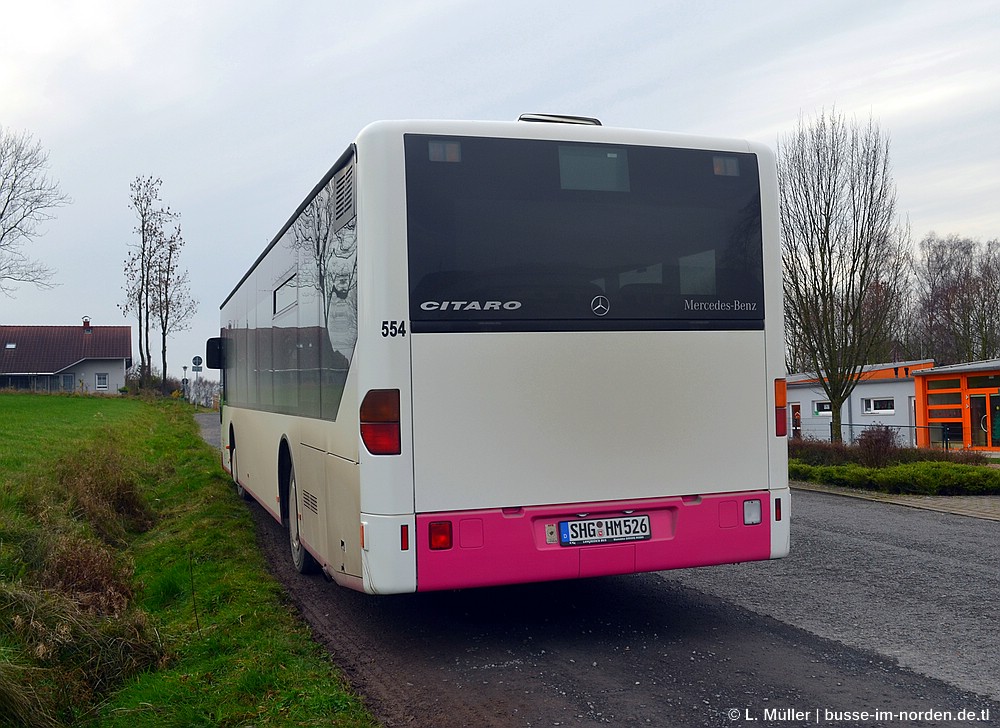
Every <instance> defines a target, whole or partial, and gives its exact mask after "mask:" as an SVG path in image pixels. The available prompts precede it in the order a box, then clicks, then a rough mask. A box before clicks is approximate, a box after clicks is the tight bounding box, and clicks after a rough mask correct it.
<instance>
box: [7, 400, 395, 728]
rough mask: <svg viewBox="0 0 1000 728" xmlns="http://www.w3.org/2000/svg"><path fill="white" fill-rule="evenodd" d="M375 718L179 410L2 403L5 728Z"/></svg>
mask: <svg viewBox="0 0 1000 728" xmlns="http://www.w3.org/2000/svg"><path fill="white" fill-rule="evenodd" d="M70 724H72V725H82V726H129V728H134V726H137V725H142V726H178V727H179V726H202V725H203V726H251V725H252V726H268V725H274V726H278V725H282V726H283V725H301V726H320V725H322V726H329V725H333V726H364V727H370V726H374V725H376V723H375V722H374V720H373V719H372V718H371V717H370V716H369V715H368V714H367V713H366V712H365V710H364V708H363V706H362V705H361V703H360V700H359V699H358V698H357V697H356V696H354V695H352V694H351V693H350V691H349V690H348V688H347V687H346V685H345V683H344V681H343V679H342V677H341V676H340V675H339V673H338V672H337V670H336V668H335V666H334V665H333V664H332V663H331V662H330V660H329V658H328V656H327V655H326V654H325V653H324V652H323V651H322V650H320V649H319V648H318V647H317V646H316V645H315V644H314V643H313V642H312V640H311V638H310V634H309V632H308V630H307V628H306V627H304V626H303V624H302V623H301V622H300V621H299V620H298V619H297V617H296V615H295V614H294V610H293V609H292V608H291V607H290V605H288V604H287V603H286V602H285V601H284V598H283V593H282V590H281V589H280V587H279V585H278V584H277V583H276V582H275V581H274V580H273V579H272V578H271V577H270V576H269V574H268V573H267V570H266V568H265V566H264V564H263V561H262V558H261V556H260V554H259V552H258V550H257V547H256V543H255V537H254V529H253V524H252V522H251V519H250V516H249V513H248V511H247V509H246V506H245V504H243V503H242V502H241V501H240V500H239V499H238V498H237V497H236V495H235V494H234V493H233V492H232V488H231V486H230V483H229V482H228V479H227V478H226V477H225V474H224V473H223V471H222V470H221V468H220V467H219V466H218V462H217V456H216V454H215V453H214V452H213V451H212V449H211V448H209V447H208V446H207V445H205V444H204V442H203V441H202V440H201V438H200V437H199V435H198V430H197V427H196V425H195V423H194V420H193V418H192V416H191V410H190V408H188V407H187V406H186V405H185V404H183V403H179V402H168V401H164V402H159V403H149V402H142V401H138V400H133V399H120V398H98V397H64V396H41V395H26V394H8V393H2V394H0V725H27V726H52V725H70Z"/></svg>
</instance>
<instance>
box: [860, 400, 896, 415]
mask: <svg viewBox="0 0 1000 728" xmlns="http://www.w3.org/2000/svg"><path fill="white" fill-rule="evenodd" d="M861 406H862V408H863V409H864V411H865V414H866V415H891V414H894V413H895V412H896V402H895V400H894V399H893V398H892V397H884V398H882V399H862V400H861Z"/></svg>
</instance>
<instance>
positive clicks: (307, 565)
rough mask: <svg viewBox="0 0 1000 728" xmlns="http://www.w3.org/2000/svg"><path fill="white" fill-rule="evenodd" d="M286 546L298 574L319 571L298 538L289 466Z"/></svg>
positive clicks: (292, 472) (294, 489) (295, 493)
mask: <svg viewBox="0 0 1000 728" xmlns="http://www.w3.org/2000/svg"><path fill="white" fill-rule="evenodd" d="M288 545H289V547H290V550H291V552H292V566H294V567H295V570H296V571H297V572H299V573H300V574H313V573H315V572H316V571H318V569H319V564H317V563H316V559H314V558H313V555H312V554H310V553H309V552H308V551H306V547H305V546H304V545H303V544H302V539H301V538H300V537H299V493H298V486H297V485H296V484H295V468H294V466H289V472H288Z"/></svg>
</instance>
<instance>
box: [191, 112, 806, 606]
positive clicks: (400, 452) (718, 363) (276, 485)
mask: <svg viewBox="0 0 1000 728" xmlns="http://www.w3.org/2000/svg"><path fill="white" fill-rule="evenodd" d="M776 184H777V183H776V179H775V163H774V158H773V155H772V153H771V152H770V151H769V150H768V149H767V148H765V147H763V146H760V145H757V144H753V143H748V142H746V141H734V140H727V139H713V138H699V137H691V136H682V135H678V134H669V133H662V132H653V131H638V130H628V129H614V128H609V127H604V126H602V125H600V123H599V122H598V121H597V120H594V119H584V118H580V117H548V116H537V115H531V116H524V117H521V120H519V121H516V122H457V121H394V122H377V123H374V124H372V125H370V126H368V127H367V128H365V129H364V130H363V131H361V133H360V134H359V135H358V136H357V138H356V139H355V140H354V143H353V144H351V145H350V146H349V147H348V149H347V151H345V152H344V153H343V154H342V155H341V157H340V158H339V160H338V161H337V162H336V164H335V165H334V166H333V168H332V169H331V170H330V172H329V173H328V174H327V175H326V177H325V178H324V179H323V180H322V181H320V183H319V184H318V185H317V186H316V188H315V189H314V190H313V191H312V193H311V194H310V195H309V196H308V197H307V198H306V200H305V201H304V202H303V203H302V205H301V206H300V207H299V209H298V210H297V211H296V212H295V214H293V215H292V217H291V218H290V219H289V220H288V222H287V223H286V224H285V226H284V227H283V228H282V229H281V231H280V232H279V233H278V234H277V236H275V237H274V239H273V241H272V242H271V244H270V245H269V246H268V247H267V249H266V250H265V251H264V252H263V253H262V254H261V256H260V257H259V258H258V259H257V261H256V262H255V263H254V264H253V266H252V267H251V268H250V270H249V271H248V272H247V273H246V275H244V276H243V279H242V280H241V281H240V282H239V284H238V285H237V286H236V288H235V289H234V290H233V292H232V293H231V294H230V295H229V297H228V298H227V299H226V300H225V302H224V303H223V304H222V333H221V337H220V338H218V339H213V340H211V341H210V342H209V345H208V358H209V366H215V367H219V368H222V369H223V382H224V403H223V407H222V440H223V447H224V452H223V463H224V465H225V467H226V468H227V469H228V470H229V471H230V472H231V474H232V477H233V480H234V481H235V483H236V487H237V489H238V491H239V492H240V493H241V494H243V495H244V496H247V497H251V496H252V497H253V498H254V499H256V500H257V501H259V502H260V504H261V505H262V506H263V507H264V508H266V509H267V510H268V511H269V512H270V513H271V514H272V515H273V516H274V518H276V519H278V520H280V521H281V522H282V523H283V524H285V525H286V526H287V528H288V532H289V542H290V545H291V554H292V559H293V562H294V564H295V567H296V568H297V569H298V570H299V571H301V572H307V571H311V570H316V569H321V570H322V571H323V572H324V573H325V574H326V575H327V576H328V577H329V578H331V579H333V580H334V581H336V582H337V583H339V584H342V585H346V586H348V587H351V588H354V589H358V590H362V591H365V592H368V593H373V594H388V593H399V592H413V591H426V590H440V589H455V588H464V587H479V586H491V585H500V584H511V583H518V582H529V581H543V580H555V579H572V578H579V577H588V576H597V575H607V574H627V573H633V572H642V571H655V570H663V569H674V568H682V567H692V566H705V565H711V564H722V563H732V562H741V561H750V560H763V559H771V558H778V557H781V556H784V555H785V554H787V552H788V546H789V514H790V510H789V490H788V479H787V451H786V442H785V436H786V432H785V428H786V424H785V422H786V418H785V380H784V376H785V374H784V339H783V333H782V300H781V283H780V270H781V264H780V256H779V246H778V221H777V190H776Z"/></svg>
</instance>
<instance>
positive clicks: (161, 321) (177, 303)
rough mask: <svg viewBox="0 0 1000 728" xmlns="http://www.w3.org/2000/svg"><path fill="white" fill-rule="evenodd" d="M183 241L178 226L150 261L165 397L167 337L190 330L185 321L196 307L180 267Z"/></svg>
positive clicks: (186, 273)
mask: <svg viewBox="0 0 1000 728" xmlns="http://www.w3.org/2000/svg"><path fill="white" fill-rule="evenodd" d="M183 247H184V238H183V237H182V236H181V228H180V226H179V225H178V226H177V227H176V228H175V229H174V231H173V232H172V233H171V234H170V236H169V237H166V238H164V240H163V245H162V247H161V248H160V250H159V254H158V255H157V256H156V258H155V260H154V261H153V275H152V281H153V284H154V286H155V296H154V304H153V305H154V310H155V311H154V312H155V316H156V325H157V328H158V329H159V332H160V357H161V363H162V364H163V380H162V390H161V391H162V392H163V394H166V393H167V337H168V336H169V335H171V334H173V333H176V332H178V331H186V330H187V329H188V328H190V323H189V319H190V318H191V317H192V316H193V315H194V314H195V313H196V312H197V309H198V303H197V301H195V300H194V299H193V298H191V292H190V287H189V285H188V272H187V269H182V268H181V267H180V255H181V249H182V248H183Z"/></svg>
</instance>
